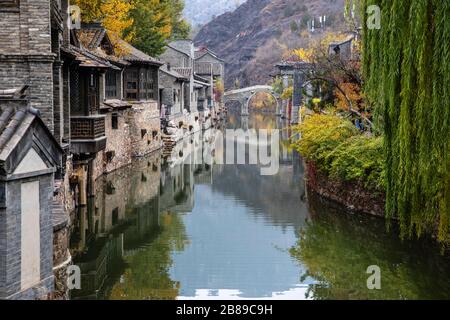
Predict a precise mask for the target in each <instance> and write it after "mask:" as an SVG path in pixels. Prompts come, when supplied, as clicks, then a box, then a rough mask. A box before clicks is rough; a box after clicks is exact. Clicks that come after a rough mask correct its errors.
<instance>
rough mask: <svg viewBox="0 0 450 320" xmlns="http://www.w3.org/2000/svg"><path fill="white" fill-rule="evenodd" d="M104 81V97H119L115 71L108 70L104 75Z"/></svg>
mask: <svg viewBox="0 0 450 320" xmlns="http://www.w3.org/2000/svg"><path fill="white" fill-rule="evenodd" d="M105 82H106V98H107V99H113V98H119V95H118V89H117V72H115V71H108V72H106V75H105Z"/></svg>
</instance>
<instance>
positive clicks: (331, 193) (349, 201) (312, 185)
mask: <svg viewBox="0 0 450 320" xmlns="http://www.w3.org/2000/svg"><path fill="white" fill-rule="evenodd" d="M305 167H306V177H307V178H306V179H307V180H306V183H307V185H308V187H309V189H310V190H312V191H314V192H316V193H317V194H319V195H321V196H323V197H325V198H327V199H329V200H332V201H334V202H337V203H339V204H341V205H343V206H345V207H346V208H347V209H348V210H350V211H354V212H360V213H366V214H370V215H374V216H378V217H384V215H385V210H384V209H385V204H386V199H385V195H384V194H383V193H380V192H374V191H371V190H367V189H366V188H364V186H363V185H362V183H360V182H345V181H340V180H335V179H331V178H330V177H328V176H327V175H325V174H324V173H322V172H320V171H319V170H318V168H317V166H316V165H315V164H314V163H312V162H307V163H306V164H305Z"/></svg>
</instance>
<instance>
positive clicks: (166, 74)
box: [159, 64, 189, 143]
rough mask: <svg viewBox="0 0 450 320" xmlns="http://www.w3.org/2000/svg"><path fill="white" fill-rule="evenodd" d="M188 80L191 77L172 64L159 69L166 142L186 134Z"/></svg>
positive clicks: (176, 139) (179, 138) (173, 140)
mask: <svg viewBox="0 0 450 320" xmlns="http://www.w3.org/2000/svg"><path fill="white" fill-rule="evenodd" d="M188 82H189V78H187V77H185V76H183V75H181V74H179V73H178V72H176V71H175V70H173V69H172V68H171V65H170V64H166V65H164V66H162V67H161V68H160V70H159V83H160V106H161V121H162V123H161V124H162V127H163V130H164V132H163V133H164V134H165V136H163V139H165V143H169V140H170V141H171V142H177V141H179V140H181V139H182V138H183V137H184V136H185V132H184V131H185V130H184V123H185V122H187V121H188V119H187V117H186V113H185V101H184V91H185V90H186V88H187V86H186V84H187V83H188ZM168 136H170V137H168Z"/></svg>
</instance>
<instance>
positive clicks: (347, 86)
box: [335, 82, 364, 111]
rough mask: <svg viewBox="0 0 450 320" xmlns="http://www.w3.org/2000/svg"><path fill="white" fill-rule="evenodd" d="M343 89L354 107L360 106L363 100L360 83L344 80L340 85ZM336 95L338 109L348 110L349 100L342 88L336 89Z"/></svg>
mask: <svg viewBox="0 0 450 320" xmlns="http://www.w3.org/2000/svg"><path fill="white" fill-rule="evenodd" d="M339 87H340V88H341V89H342V91H344V92H345V96H347V98H348V99H349V100H350V101H351V103H352V105H353V107H354V108H358V106H359V105H360V104H361V102H362V101H363V98H364V96H363V94H362V93H361V88H360V86H359V85H357V84H355V83H349V82H344V83H341V84H340V85H339ZM335 95H336V101H335V105H336V109H338V110H344V111H345V110H348V108H349V105H348V101H347V99H346V98H345V96H344V94H343V93H342V92H341V91H340V90H337V89H336V90H335Z"/></svg>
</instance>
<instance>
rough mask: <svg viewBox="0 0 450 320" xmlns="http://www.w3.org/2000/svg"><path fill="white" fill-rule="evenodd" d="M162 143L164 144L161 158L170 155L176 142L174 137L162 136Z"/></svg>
mask: <svg viewBox="0 0 450 320" xmlns="http://www.w3.org/2000/svg"><path fill="white" fill-rule="evenodd" d="M161 138H162V141H163V143H164V148H163V156H164V157H166V156H170V155H171V154H172V151H173V148H175V146H176V144H177V141H176V140H175V138H174V136H168V135H164V134H163V135H162V137H161Z"/></svg>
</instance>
